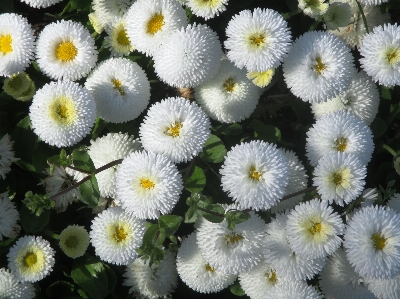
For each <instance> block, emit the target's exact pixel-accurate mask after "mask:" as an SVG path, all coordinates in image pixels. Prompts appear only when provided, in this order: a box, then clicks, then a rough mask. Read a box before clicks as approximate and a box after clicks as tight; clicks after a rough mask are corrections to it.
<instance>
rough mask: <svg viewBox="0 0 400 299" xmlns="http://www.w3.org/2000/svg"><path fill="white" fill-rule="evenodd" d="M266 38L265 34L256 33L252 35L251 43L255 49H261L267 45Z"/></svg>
mask: <svg viewBox="0 0 400 299" xmlns="http://www.w3.org/2000/svg"><path fill="white" fill-rule="evenodd" d="M265 41H266V36H265V34H263V33H255V34H252V35H250V37H249V42H250V45H251V46H252V47H254V48H260V47H262V46H263V45H264V44H265Z"/></svg>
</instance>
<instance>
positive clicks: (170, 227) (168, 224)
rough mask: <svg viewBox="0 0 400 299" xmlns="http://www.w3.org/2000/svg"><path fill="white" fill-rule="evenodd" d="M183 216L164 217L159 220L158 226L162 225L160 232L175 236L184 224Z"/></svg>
mask: <svg viewBox="0 0 400 299" xmlns="http://www.w3.org/2000/svg"><path fill="white" fill-rule="evenodd" d="M182 219H183V218H182V217H181V216H176V215H162V216H160V217H159V218H158V224H159V225H160V230H161V231H164V232H165V233H166V234H167V235H172V234H174V233H175V232H176V231H177V230H178V228H179V226H180V225H181V222H182Z"/></svg>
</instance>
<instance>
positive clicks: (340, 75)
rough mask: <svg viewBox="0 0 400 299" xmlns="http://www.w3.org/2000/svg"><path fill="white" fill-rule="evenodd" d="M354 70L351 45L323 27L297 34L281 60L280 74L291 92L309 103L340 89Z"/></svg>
mask: <svg viewBox="0 0 400 299" xmlns="http://www.w3.org/2000/svg"><path fill="white" fill-rule="evenodd" d="M355 74H356V71H355V68H354V65H353V56H352V54H351V52H350V49H349V48H348V47H347V46H346V44H345V43H344V42H343V41H342V40H340V39H339V38H338V37H336V36H334V35H332V34H329V33H326V32H323V31H311V32H306V33H304V34H303V35H302V36H300V37H299V38H298V39H297V40H296V41H295V42H294V43H293V46H292V49H291V51H290V53H289V55H288V56H287V57H286V58H285V59H284V62H283V76H284V79H285V82H286V84H287V86H288V87H289V88H290V90H291V92H292V93H293V94H294V95H295V96H297V97H299V98H301V99H302V100H303V101H306V102H311V103H312V102H318V103H319V102H323V101H326V100H327V99H330V98H333V97H335V96H337V95H339V94H341V93H343V92H344V91H346V89H347V88H348V87H349V85H350V83H351V80H352V79H353V77H354V75H355Z"/></svg>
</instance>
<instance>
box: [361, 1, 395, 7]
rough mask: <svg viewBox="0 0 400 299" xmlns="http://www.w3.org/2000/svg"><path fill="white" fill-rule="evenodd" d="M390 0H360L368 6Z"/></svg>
mask: <svg viewBox="0 0 400 299" xmlns="http://www.w3.org/2000/svg"><path fill="white" fill-rule="evenodd" d="M386 2H389V0H360V3H362V4H364V5H366V6H370V5H371V6H372V5H380V4H382V3H386Z"/></svg>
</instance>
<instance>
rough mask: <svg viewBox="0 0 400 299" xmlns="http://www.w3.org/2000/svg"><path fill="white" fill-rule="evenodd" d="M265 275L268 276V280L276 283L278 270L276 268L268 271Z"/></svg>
mask: <svg viewBox="0 0 400 299" xmlns="http://www.w3.org/2000/svg"><path fill="white" fill-rule="evenodd" d="M265 276H266V277H267V278H268V281H269V282H271V283H273V284H275V283H276V282H277V281H278V279H277V278H276V272H275V271H274V270H271V272H266V273H265Z"/></svg>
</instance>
